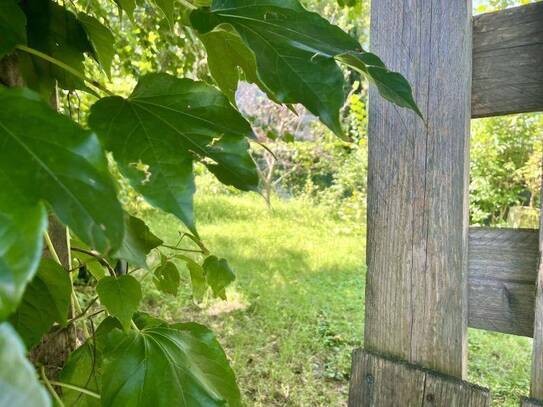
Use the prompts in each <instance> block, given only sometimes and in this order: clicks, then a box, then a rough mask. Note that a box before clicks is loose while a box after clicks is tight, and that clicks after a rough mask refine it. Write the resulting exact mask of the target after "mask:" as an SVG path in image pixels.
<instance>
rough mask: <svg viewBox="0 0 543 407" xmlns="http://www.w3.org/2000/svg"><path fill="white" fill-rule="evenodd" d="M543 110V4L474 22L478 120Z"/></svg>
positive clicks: (474, 112) (474, 110) (483, 16)
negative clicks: (479, 118)
mask: <svg viewBox="0 0 543 407" xmlns="http://www.w3.org/2000/svg"><path fill="white" fill-rule="evenodd" d="M542 110H543V2H538V3H533V4H527V5H524V6H520V7H515V8H510V9H507V10H502V11H498V12H495V13H487V14H481V15H479V16H475V17H474V19H473V87H472V117H486V116H497V115H502V114H510V113H521V112H534V111H542Z"/></svg>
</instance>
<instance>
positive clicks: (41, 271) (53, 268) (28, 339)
mask: <svg viewBox="0 0 543 407" xmlns="http://www.w3.org/2000/svg"><path fill="white" fill-rule="evenodd" d="M71 293H72V283H71V281H70V276H69V275H68V272H67V271H66V270H65V269H64V268H62V267H61V266H60V265H59V264H58V263H56V262H55V261H53V260H51V259H43V260H42V262H41V264H40V266H39V268H38V273H37V274H36V276H35V277H34V279H33V280H32V281H31V282H30V284H28V285H27V287H26V291H25V293H24V296H23V300H22V301H21V303H20V304H19V307H18V308H17V311H16V312H15V314H13V315H12V316H11V317H10V322H11V323H12V325H13V327H14V328H15V329H16V330H17V332H18V333H19V335H20V336H21V338H22V339H23V341H24V342H25V344H26V346H27V347H28V348H29V349H30V348H32V347H34V346H35V345H37V344H38V343H39V342H40V340H41V337H42V336H43V335H44V334H45V333H47V332H48V331H49V329H50V328H51V326H53V323H54V322H58V323H60V324H61V325H65V324H66V322H67V318H68V309H69V307H70V295H71Z"/></svg>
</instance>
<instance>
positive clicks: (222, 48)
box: [200, 28, 265, 105]
mask: <svg viewBox="0 0 543 407" xmlns="http://www.w3.org/2000/svg"><path fill="white" fill-rule="evenodd" d="M200 39H201V40H202V43H203V44H204V46H205V48H206V51H207V65H208V67H209V73H210V74H211V76H213V79H215V81H216V82H217V85H218V86H219V88H220V89H221V90H222V91H223V93H224V94H225V95H226V96H227V97H228V99H229V100H230V102H231V103H232V104H233V105H235V104H236V90H237V88H238V82H239V80H240V72H239V70H240V69H241V70H242V71H243V73H244V74H245V79H246V80H247V81H248V82H250V83H255V84H257V85H259V87H260V88H265V86H264V84H263V83H261V82H260V80H259V79H258V77H257V74H256V60H255V56H254V54H253V52H252V51H251V50H250V49H249V48H247V46H246V45H245V44H244V43H243V41H242V40H241V38H240V36H239V35H238V34H237V33H236V32H235V31H231V30H227V29H225V28H221V29H217V30H214V31H210V32H208V33H207V34H202V35H200Z"/></svg>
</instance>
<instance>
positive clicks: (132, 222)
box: [113, 214, 163, 268]
mask: <svg viewBox="0 0 543 407" xmlns="http://www.w3.org/2000/svg"><path fill="white" fill-rule="evenodd" d="M124 218H125V223H124V239H123V242H122V244H121V248H120V249H119V251H118V252H117V253H115V255H114V256H113V257H115V258H118V259H123V260H126V261H127V262H128V263H129V264H131V265H136V266H138V267H142V268H146V267H147V261H146V259H147V255H148V254H149V252H150V251H151V250H153V249H154V248H155V247H158V246H160V245H161V244H162V243H163V242H162V240H160V239H159V238H158V237H156V236H155V235H154V234H153V233H152V232H151V230H150V229H149V227H148V226H147V225H146V224H145V222H144V221H142V220H141V219H138V218H136V217H135V216H132V215H128V214H125V217H124Z"/></svg>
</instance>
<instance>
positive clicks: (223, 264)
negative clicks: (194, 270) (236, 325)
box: [203, 256, 236, 300]
mask: <svg viewBox="0 0 543 407" xmlns="http://www.w3.org/2000/svg"><path fill="white" fill-rule="evenodd" d="M203 268H204V270H205V273H206V279H207V284H209V286H210V287H211V290H213V295H214V296H215V297H220V298H222V299H223V300H225V299H226V293H225V288H226V287H227V286H228V285H229V284H230V283H231V282H232V281H234V280H235V279H236V276H235V274H234V272H233V271H232V269H231V268H230V266H229V265H228V262H227V261H226V260H225V259H219V258H218V257H217V256H209V257H208V258H206V259H205V261H204V264H203Z"/></svg>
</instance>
